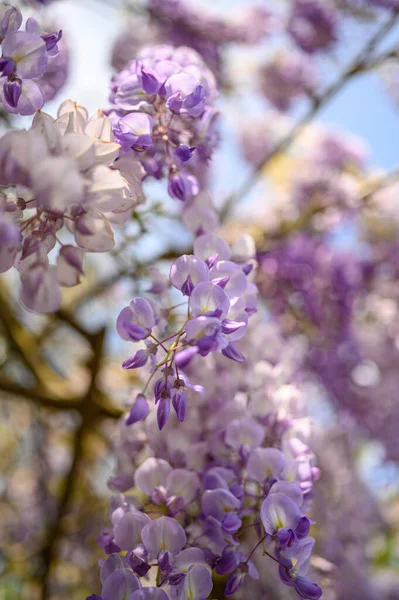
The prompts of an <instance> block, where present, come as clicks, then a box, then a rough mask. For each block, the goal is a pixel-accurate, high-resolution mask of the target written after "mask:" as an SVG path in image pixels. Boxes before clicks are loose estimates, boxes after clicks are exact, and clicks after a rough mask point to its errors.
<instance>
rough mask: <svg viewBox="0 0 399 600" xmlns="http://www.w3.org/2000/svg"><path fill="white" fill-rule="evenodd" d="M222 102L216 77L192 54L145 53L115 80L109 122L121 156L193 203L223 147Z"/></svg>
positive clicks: (150, 49)
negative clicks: (218, 103) (203, 174)
mask: <svg viewBox="0 0 399 600" xmlns="http://www.w3.org/2000/svg"><path fill="white" fill-rule="evenodd" d="M216 97H217V89H216V82H215V78H214V76H213V74H212V73H211V71H210V70H209V69H208V68H207V67H206V65H205V64H204V62H203V60H202V58H201V57H200V55H199V54H197V53H196V52H195V51H194V50H192V49H191V48H187V47H179V48H173V47H171V46H167V45H161V46H146V47H144V48H142V50H141V51H140V52H139V54H138V57H137V60H133V61H131V62H130V63H129V64H128V65H127V67H126V68H125V69H124V70H123V71H121V72H120V73H118V74H117V75H115V76H114V77H113V79H112V86H111V94H110V102H111V110H110V111H109V116H110V118H111V121H112V124H113V129H114V133H115V138H116V140H117V141H118V142H119V143H120V145H121V154H124V155H129V156H132V157H134V159H135V160H136V161H138V163H140V164H141V165H142V166H143V168H144V169H145V172H146V175H147V176H148V177H155V178H156V179H162V178H164V177H167V179H168V192H169V194H170V196H172V197H173V198H175V199H177V200H180V201H182V202H185V201H186V200H189V199H191V198H192V197H194V196H196V195H197V194H198V192H199V189H200V186H199V181H198V171H199V170H200V169H203V167H204V166H206V163H207V162H208V159H209V158H210V156H211V154H212V151H213V149H214V147H215V145H216V143H217V141H218V135H217V131H216V129H215V127H216V125H215V122H216V117H217V110H216V109H215V108H214V101H215V98H216Z"/></svg>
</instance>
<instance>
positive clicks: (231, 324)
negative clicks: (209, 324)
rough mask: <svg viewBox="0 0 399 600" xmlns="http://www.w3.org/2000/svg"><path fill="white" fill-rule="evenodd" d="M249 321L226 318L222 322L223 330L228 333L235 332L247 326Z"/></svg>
mask: <svg viewBox="0 0 399 600" xmlns="http://www.w3.org/2000/svg"><path fill="white" fill-rule="evenodd" d="M246 325H247V323H246V322H245V321H231V320H230V319H225V320H224V321H223V322H222V332H223V333H225V334H226V335H228V334H229V333H235V332H236V331H238V330H239V329H241V328H242V327H246Z"/></svg>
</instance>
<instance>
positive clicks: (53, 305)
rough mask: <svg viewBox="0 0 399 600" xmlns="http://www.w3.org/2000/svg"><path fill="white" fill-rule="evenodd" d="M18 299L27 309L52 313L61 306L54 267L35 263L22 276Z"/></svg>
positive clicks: (59, 290) (59, 289)
mask: <svg viewBox="0 0 399 600" xmlns="http://www.w3.org/2000/svg"><path fill="white" fill-rule="evenodd" d="M19 299H20V301H21V302H22V304H23V305H24V306H25V308H27V309H28V310H32V311H33V312H38V313H52V312H55V311H56V310H58V309H59V308H60V306H61V288H60V286H59V283H58V281H57V276H56V272H55V269H54V268H52V267H47V266H43V265H40V264H39V265H36V266H34V267H32V268H31V269H29V270H28V271H27V272H26V273H25V274H24V275H23V277H22V285H21V290H20V294H19Z"/></svg>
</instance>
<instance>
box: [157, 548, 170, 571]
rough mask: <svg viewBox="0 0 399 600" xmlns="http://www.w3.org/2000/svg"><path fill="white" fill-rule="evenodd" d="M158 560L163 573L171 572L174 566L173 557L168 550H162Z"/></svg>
mask: <svg viewBox="0 0 399 600" xmlns="http://www.w3.org/2000/svg"><path fill="white" fill-rule="evenodd" d="M157 560H158V564H159V566H160V568H161V571H163V572H164V573H167V572H168V571H170V570H171V568H172V566H173V556H172V554H171V553H170V552H169V551H168V550H162V551H161V552H160V553H159V554H158V558H157Z"/></svg>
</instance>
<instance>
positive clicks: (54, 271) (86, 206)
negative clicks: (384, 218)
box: [0, 100, 142, 313]
mask: <svg viewBox="0 0 399 600" xmlns="http://www.w3.org/2000/svg"><path fill="white" fill-rule="evenodd" d="M119 148H120V146H119V144H117V143H115V141H114V137H113V133H112V128H111V123H110V121H109V119H108V118H107V117H105V116H104V115H103V114H102V113H101V112H99V113H98V114H96V115H94V116H93V117H91V118H90V119H89V117H88V113H87V111H86V109H85V108H84V107H82V106H79V105H78V104H76V103H75V102H72V101H70V100H68V101H66V102H64V103H63V104H61V106H60V108H59V110H58V118H57V119H53V118H52V117H50V116H49V115H47V114H46V113H42V112H41V113H38V114H37V115H36V116H35V118H34V120H33V124H32V128H31V129H30V130H29V131H11V132H9V133H6V134H5V135H4V136H3V137H2V138H1V139H0V173H1V174H0V185H2V186H5V187H8V188H10V189H11V190H12V191H10V192H7V194H4V195H3V198H4V199H3V201H2V203H1V204H0V238H1V251H0V272H5V271H7V270H8V269H10V268H11V267H12V266H14V267H15V268H16V269H18V271H19V272H20V274H21V281H22V286H21V293H20V298H21V301H22V303H23V304H24V306H25V307H26V308H28V309H29V310H32V311H36V312H44V313H47V312H53V311H55V310H57V309H58V308H59V306H60V303H61V286H65V287H71V286H75V285H77V284H78V283H79V281H80V276H81V275H82V274H83V263H84V257H85V253H86V252H105V251H108V250H110V249H111V248H112V247H113V245H114V236H113V230H112V226H111V223H117V224H120V223H123V222H124V221H126V220H127V219H128V218H129V217H130V211H131V208H132V207H133V206H134V205H135V204H137V203H138V202H139V201H140V200H141V177H142V176H141V171H140V168H139V165H137V163H135V162H132V164H128V161H127V159H125V162H123V161H122V163H115V159H116V157H117V156H118V152H119ZM125 175H126V176H125ZM67 232H69V234H72V240H71V242H69V241H68V242H66V243H63V241H61V239H60V237H61V238H62V237H63V235H64V233H67ZM69 234H68V235H69ZM55 246H58V247H59V252H58V256H57V259H56V262H55V264H52V263H50V261H49V258H48V254H49V253H50V252H51V251H52V250H53V248H54V247H55Z"/></svg>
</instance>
